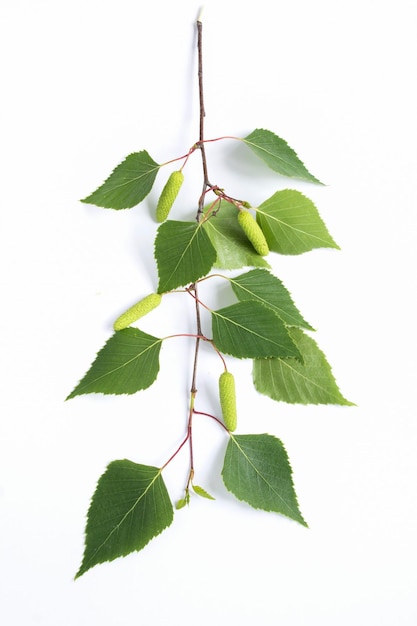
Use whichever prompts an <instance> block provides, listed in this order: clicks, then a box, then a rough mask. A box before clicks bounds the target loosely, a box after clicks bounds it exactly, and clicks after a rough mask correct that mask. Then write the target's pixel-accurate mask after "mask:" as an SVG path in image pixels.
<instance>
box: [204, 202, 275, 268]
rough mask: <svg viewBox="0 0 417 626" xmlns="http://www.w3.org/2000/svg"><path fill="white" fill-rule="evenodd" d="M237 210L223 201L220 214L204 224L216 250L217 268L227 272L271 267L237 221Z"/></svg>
mask: <svg viewBox="0 0 417 626" xmlns="http://www.w3.org/2000/svg"><path fill="white" fill-rule="evenodd" d="M237 213H238V211H237V209H236V207H234V206H233V205H232V204H231V203H229V202H224V201H222V203H221V207H220V210H219V212H218V213H217V214H216V215H213V216H212V217H210V219H208V220H207V221H206V222H204V229H205V231H206V232H207V234H208V236H209V237H210V240H211V243H212V244H213V246H214V247H215V249H216V253H217V259H216V262H215V266H216V267H219V268H223V269H226V270H234V269H240V268H241V267H269V263H267V262H266V261H265V259H264V258H263V257H261V256H260V255H259V254H257V253H256V252H255V250H254V249H253V246H252V244H251V243H250V242H249V240H248V238H247V237H246V235H245V233H244V232H243V230H242V228H241V227H240V226H239V224H238V221H237Z"/></svg>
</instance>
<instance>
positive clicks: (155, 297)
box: [113, 293, 162, 330]
mask: <svg viewBox="0 0 417 626" xmlns="http://www.w3.org/2000/svg"><path fill="white" fill-rule="evenodd" d="M161 300H162V295H161V294H160V293H150V294H149V296H146V297H145V298H143V299H142V300H139V302H136V304H134V305H133V306H131V307H130V308H129V309H127V311H125V312H124V313H122V314H121V315H120V316H119V317H118V318H117V320H116V321H115V322H114V324H113V328H114V330H123V329H124V328H127V327H128V326H130V324H133V322H136V321H137V320H138V319H140V318H141V317H143V316H144V315H146V314H147V313H150V312H151V311H152V310H153V309H156V307H157V306H159V305H160V304H161Z"/></svg>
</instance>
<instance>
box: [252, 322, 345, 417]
mask: <svg viewBox="0 0 417 626" xmlns="http://www.w3.org/2000/svg"><path fill="white" fill-rule="evenodd" d="M289 333H290V335H291V337H292V339H293V341H294V343H295V344H296V345H297V347H298V349H299V351H300V353H301V355H302V360H301V361H298V360H296V359H280V358H278V359H262V360H261V359H259V360H258V359H256V360H255V361H254V365H253V382H254V385H255V387H256V389H257V390H258V391H259V392H260V393H263V394H265V395H266V396H269V397H270V398H272V399H273V400H277V401H278V402H279V401H281V402H287V403H290V404H341V405H347V406H352V404H353V403H352V402H349V400H346V398H344V397H343V396H342V394H341V393H340V391H339V388H338V386H337V384H336V381H335V379H334V377H333V374H332V371H331V368H330V365H329V364H328V362H327V360H326V357H325V356H324V354H323V353H322V352H321V350H319V348H318V346H317V344H316V342H315V341H313V339H311V337H308V336H307V335H306V334H304V333H303V332H302V331H301V330H299V329H298V328H291V329H289Z"/></svg>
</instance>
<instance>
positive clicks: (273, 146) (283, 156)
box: [242, 128, 322, 184]
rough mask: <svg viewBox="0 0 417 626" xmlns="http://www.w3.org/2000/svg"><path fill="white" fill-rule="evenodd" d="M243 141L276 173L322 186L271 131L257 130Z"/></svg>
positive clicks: (292, 151)
mask: <svg viewBox="0 0 417 626" xmlns="http://www.w3.org/2000/svg"><path fill="white" fill-rule="evenodd" d="M242 141H244V142H245V144H246V145H247V146H248V147H249V148H250V149H251V150H252V151H253V152H254V153H255V154H256V155H257V156H258V157H259V158H260V159H262V160H263V161H264V162H265V163H266V164H267V165H268V167H270V168H271V169H273V170H274V171H275V172H278V173H279V174H282V175H283V176H291V177H295V178H300V179H302V180H308V181H310V182H313V183H319V184H322V183H320V181H319V180H318V179H317V178H316V177H315V176H313V175H312V174H310V172H309V171H308V170H307V168H306V167H305V165H304V164H303V163H302V162H301V161H300V159H299V158H298V156H297V154H296V153H295V152H294V150H293V149H292V148H290V146H289V145H288V144H287V142H286V141H285V140H284V139H281V137H278V136H277V135H275V134H274V133H273V132H271V131H270V130H265V129H263V128H257V129H256V130H254V131H253V132H252V133H251V134H250V135H248V136H247V137H245V138H244V139H243V140H242Z"/></svg>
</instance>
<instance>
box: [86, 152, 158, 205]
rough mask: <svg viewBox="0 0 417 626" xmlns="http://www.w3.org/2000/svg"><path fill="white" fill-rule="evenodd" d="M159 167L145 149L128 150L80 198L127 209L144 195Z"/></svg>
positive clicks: (96, 203)
mask: <svg viewBox="0 0 417 626" xmlns="http://www.w3.org/2000/svg"><path fill="white" fill-rule="evenodd" d="M159 168H160V165H158V163H155V161H154V160H153V159H152V157H151V156H150V155H149V154H148V153H147V152H146V150H142V151H141V152H134V153H132V154H129V156H127V157H126V158H125V160H124V161H122V162H121V163H120V165H118V166H117V167H116V168H115V169H114V170H113V172H112V173H111V174H110V176H109V177H108V178H107V180H106V181H105V182H104V183H103V184H102V185H101V186H100V187H99V188H98V189H96V191H94V192H93V193H92V194H90V195H89V196H88V197H87V198H84V199H83V200H81V202H86V203H88V204H95V205H97V206H101V207H104V208H106V209H130V208H131V207H133V206H135V205H136V204H139V202H142V200H143V199H144V198H146V196H147V195H148V193H149V192H150V190H151V189H152V185H153V183H154V181H155V178H156V175H157V173H158V170H159Z"/></svg>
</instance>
